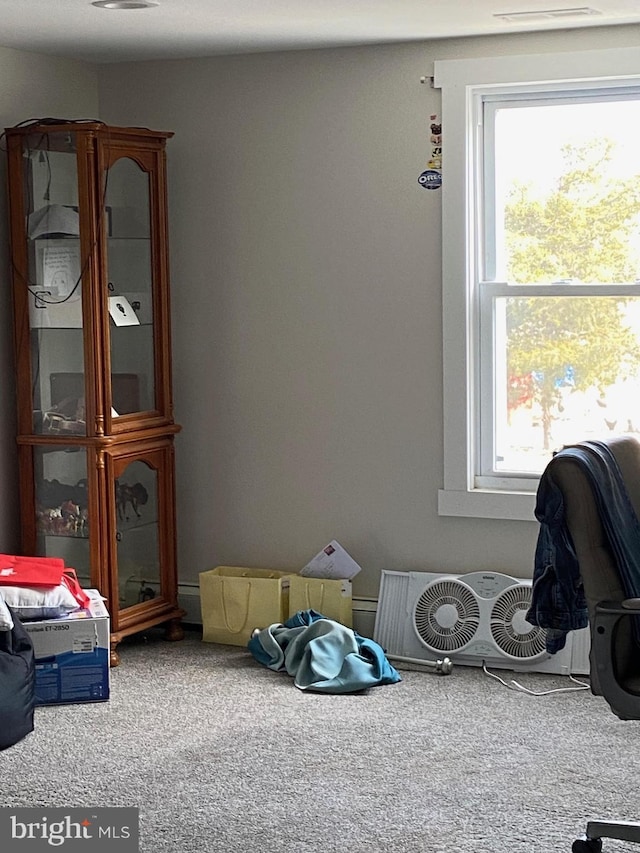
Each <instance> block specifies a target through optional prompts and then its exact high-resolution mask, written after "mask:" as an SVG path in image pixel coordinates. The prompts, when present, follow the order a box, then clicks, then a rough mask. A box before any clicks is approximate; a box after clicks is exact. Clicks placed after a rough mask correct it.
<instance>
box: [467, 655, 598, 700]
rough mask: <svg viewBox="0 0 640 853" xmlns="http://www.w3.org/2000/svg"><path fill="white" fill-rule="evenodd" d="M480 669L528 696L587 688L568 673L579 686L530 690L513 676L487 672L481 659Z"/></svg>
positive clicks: (587, 686) (570, 691) (587, 687)
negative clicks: (503, 676)
mask: <svg viewBox="0 0 640 853" xmlns="http://www.w3.org/2000/svg"><path fill="white" fill-rule="evenodd" d="M482 671H483V672H484V674H485V675H488V676H490V677H491V678H495V680H496V681H499V682H500V684H502V685H504V687H507V688H508V689H509V690H518V691H520V692H521V693H527V694H528V695H529V696H549V695H551V694H552V693H573V692H575V691H577V690H589V685H588V684H585V682H584V681H578V679H577V678H574V677H573V676H572V675H569V679H570V680H571V681H573V682H574V683H575V684H578V685H579V687H554V688H552V689H551V690H530V689H529V688H528V687H524V686H523V685H522V684H520V683H519V682H518V681H516V680H515V679H513V678H512V679H511V681H505V680H504V679H503V678H500V676H499V675H496V674H495V672H489V670H488V669H487V664H486V663H485V661H482Z"/></svg>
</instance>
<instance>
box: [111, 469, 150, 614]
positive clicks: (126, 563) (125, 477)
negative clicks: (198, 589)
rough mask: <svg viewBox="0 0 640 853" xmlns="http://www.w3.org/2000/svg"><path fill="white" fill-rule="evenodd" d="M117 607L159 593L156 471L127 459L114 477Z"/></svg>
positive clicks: (122, 607)
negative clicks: (128, 461) (125, 463)
mask: <svg viewBox="0 0 640 853" xmlns="http://www.w3.org/2000/svg"><path fill="white" fill-rule="evenodd" d="M115 503H116V516H117V520H116V530H117V532H116V550H117V563H118V597H119V609H120V610H123V609H124V608H127V607H133V606H134V605H136V604H142V603H143V602H145V601H149V600H151V599H152V598H156V596H158V595H160V594H161V577H160V536H159V516H158V471H157V470H156V468H154V467H153V466H152V465H151V464H149V463H148V462H146V461H143V460H136V461H134V462H130V463H129V464H128V465H126V467H125V468H124V469H123V470H122V471H121V472H119V474H118V477H117V479H116V480H115Z"/></svg>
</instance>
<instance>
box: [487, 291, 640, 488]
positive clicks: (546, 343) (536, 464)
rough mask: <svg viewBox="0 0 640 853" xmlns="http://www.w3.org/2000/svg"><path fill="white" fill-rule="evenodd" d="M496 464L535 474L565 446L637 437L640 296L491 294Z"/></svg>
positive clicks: (639, 421)
mask: <svg viewBox="0 0 640 853" xmlns="http://www.w3.org/2000/svg"><path fill="white" fill-rule="evenodd" d="M494 305H495V313H494V319H495V335H494V341H495V353H494V356H495V361H494V364H495V372H494V376H495V429H494V435H493V437H492V439H493V446H494V460H495V471H497V472H533V473H539V472H541V471H542V470H543V469H544V467H545V465H546V464H547V462H548V461H549V458H550V454H551V452H552V451H553V450H554V449H557V448H558V447H560V446H561V445H563V444H571V443H575V442H577V441H582V440H585V439H598V438H602V437H604V436H610V435H612V434H627V433H632V434H636V435H640V297H627V298H624V297H617V296H594V297H591V296H586V297H583V296H576V297H573V296H540V297H535V296H534V297H530V296H517V297H498V298H496V299H495V300H494Z"/></svg>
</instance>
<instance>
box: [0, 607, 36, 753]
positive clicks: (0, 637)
mask: <svg viewBox="0 0 640 853" xmlns="http://www.w3.org/2000/svg"><path fill="white" fill-rule="evenodd" d="M11 616H12V618H13V630H11V631H0V750H2V749H8V748H9V747H10V746H13V745H14V744H16V743H18V741H19V740H22V738H24V737H26V736H27V735H28V734H29V733H30V732H32V731H33V708H34V699H35V683H36V669H35V655H34V653H33V643H32V642H31V637H30V636H29V635H28V634H27V632H26V631H25V629H24V626H23V625H22V623H21V622H20V620H19V619H18V618H17V617H16V615H15V613H13V612H12V613H11Z"/></svg>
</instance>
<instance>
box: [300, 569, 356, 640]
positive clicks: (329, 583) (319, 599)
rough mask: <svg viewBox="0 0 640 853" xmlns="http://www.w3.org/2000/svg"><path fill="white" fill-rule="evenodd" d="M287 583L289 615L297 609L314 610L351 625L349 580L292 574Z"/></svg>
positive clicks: (351, 610)
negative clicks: (288, 584)
mask: <svg viewBox="0 0 640 853" xmlns="http://www.w3.org/2000/svg"><path fill="white" fill-rule="evenodd" d="M289 583H290V586H289V616H293V614H294V613H297V612H298V610H315V611H316V613H321V614H322V615H323V616H325V617H326V618H327V619H333V620H334V622H340V623H341V624H342V625H346V627H347V628H352V627H353V602H352V592H351V586H352V585H351V581H348V580H327V579H326V578H307V577H302V576H301V575H292V577H291V579H290V581H289Z"/></svg>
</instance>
